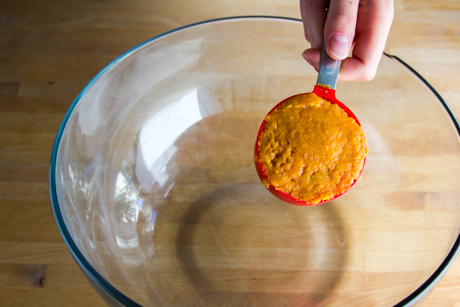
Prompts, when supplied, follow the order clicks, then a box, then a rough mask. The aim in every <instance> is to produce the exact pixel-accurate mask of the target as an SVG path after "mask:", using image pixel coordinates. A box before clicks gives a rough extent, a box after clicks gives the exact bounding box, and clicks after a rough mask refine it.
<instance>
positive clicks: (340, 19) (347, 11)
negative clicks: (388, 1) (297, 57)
mask: <svg viewBox="0 0 460 307" xmlns="http://www.w3.org/2000/svg"><path fill="white" fill-rule="evenodd" d="M358 6H359V0H331V4H330V6H329V10H328V14H327V19H326V24H325V26H324V41H325V46H326V51H327V53H328V54H329V56H330V57H331V58H333V59H335V60H343V59H345V58H346V57H347V56H348V54H349V53H350V49H351V45H352V42H353V38H354V37H355V29H356V20H357V16H358Z"/></svg>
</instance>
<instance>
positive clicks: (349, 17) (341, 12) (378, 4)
mask: <svg viewBox="0 0 460 307" xmlns="http://www.w3.org/2000/svg"><path fill="white" fill-rule="evenodd" d="M328 4H329V0H300V13H301V15H302V21H303V25H304V30H305V38H306V39H307V41H308V42H310V44H311V48H310V49H307V50H305V51H304V52H303V54H302V56H303V57H304V58H305V60H306V61H307V62H308V63H310V65H312V66H313V67H314V68H315V69H316V70H317V71H318V70H319V62H320V57H321V49H322V46H323V32H324V41H325V47H326V51H327V53H328V54H329V56H330V57H331V58H333V59H335V60H343V61H342V66H341V68H340V73H339V78H338V79H339V80H342V81H345V80H355V81H369V80H372V79H373V78H374V76H375V74H376V72H377V66H378V64H379V61H380V58H381V56H382V53H383V48H384V47H385V42H386V40H387V37H388V33H389V31H390V27H391V23H392V21H393V15H394V10H393V1H392V0H331V1H330V5H329V9H328V12H327V18H326V8H327V6H328ZM350 50H352V53H351V57H348V55H349V53H350Z"/></svg>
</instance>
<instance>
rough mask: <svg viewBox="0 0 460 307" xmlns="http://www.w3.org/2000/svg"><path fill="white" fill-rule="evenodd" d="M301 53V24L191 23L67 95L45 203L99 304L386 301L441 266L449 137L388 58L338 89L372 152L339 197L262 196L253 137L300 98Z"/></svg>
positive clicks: (453, 213)
mask: <svg viewBox="0 0 460 307" xmlns="http://www.w3.org/2000/svg"><path fill="white" fill-rule="evenodd" d="M307 47H308V46H307V45H306V43H305V40H304V38H303V28H302V24H301V23H300V22H299V21H294V20H286V19H279V18H236V19H227V20H220V21H213V22H209V23H202V24H199V25H195V26H191V27H186V28H184V29H181V30H178V31H174V32H171V33H168V34H166V35H164V36H161V37H158V38H155V39H153V40H151V41H149V42H146V43H145V44H143V45H141V46H139V47H137V48H135V49H134V50H132V51H130V52H128V53H127V54H125V55H124V56H122V57H120V58H119V59H117V60H116V61H114V63H112V64H111V65H109V67H107V68H106V69H105V70H104V71H103V72H101V74H100V75H98V76H97V77H96V78H95V79H94V80H93V81H92V82H91V83H90V84H89V85H88V86H87V88H85V90H84V91H83V92H82V94H81V95H80V96H79V97H78V98H77V100H76V103H75V104H74V106H73V108H72V109H71V111H69V114H68V115H67V117H66V120H65V123H64V129H63V130H62V134H61V135H59V136H58V147H57V148H58V150H57V152H55V154H56V155H55V159H56V165H55V167H56V168H55V172H54V173H53V174H54V175H55V183H54V184H55V187H53V189H54V188H55V190H53V192H55V193H56V195H57V200H58V204H55V206H58V209H59V215H60V216H62V219H63V222H62V223H60V225H59V226H60V227H61V229H65V230H66V231H68V233H69V238H68V239H69V240H72V241H73V242H74V243H75V245H76V247H77V248H78V253H81V256H82V257H84V258H85V259H86V260H87V261H88V263H89V265H88V266H87V268H85V269H87V270H89V272H90V274H93V275H94V276H96V277H97V278H102V279H103V281H104V282H106V283H107V284H108V285H110V286H113V287H114V288H115V289H116V290H115V293H112V290H113V289H112V290H110V289H111V288H110V287H109V290H108V291H109V294H110V295H114V296H115V295H117V291H119V292H121V293H122V294H123V295H125V296H127V297H129V298H130V299H132V300H133V301H135V302H137V303H139V304H141V305H153V306H300V305H301V306H304V305H315V306H316V305H318V306H323V305H332V306H335V305H347V303H346V302H350V303H349V304H351V302H352V303H353V304H354V305H357V304H359V305H363V306H365V305H369V306H388V305H394V304H397V303H398V302H400V301H401V300H403V299H404V298H406V297H407V296H408V295H410V294H411V293H412V292H413V291H415V290H416V289H417V288H419V287H420V286H421V285H422V284H423V283H424V282H425V281H426V280H427V279H428V278H429V277H430V276H431V274H433V273H434V272H435V270H436V269H437V268H438V267H439V266H440V265H441V263H442V261H443V260H444V258H445V257H446V255H447V254H448V253H449V251H450V249H451V248H452V245H453V243H454V241H455V240H456V238H457V236H458V230H459V226H460V203H459V200H460V193H459V192H458V187H459V184H460V155H459V153H460V143H459V134H458V131H457V129H456V126H455V123H454V122H453V120H452V118H451V117H450V116H449V114H448V112H447V111H446V108H445V107H444V106H443V105H442V104H441V102H440V100H439V99H438V98H437V97H436V96H435V95H434V94H433V93H432V92H431V91H430V90H429V89H428V87H427V86H426V85H425V84H424V83H423V82H421V81H420V80H419V79H418V78H417V77H416V76H415V75H414V74H413V73H412V72H411V71H410V70H408V69H407V68H406V67H404V66H403V65H401V64H400V63H399V62H398V61H396V60H395V59H392V58H390V57H386V56H383V58H382V61H381V63H380V66H379V70H378V73H377V76H376V78H375V79H374V80H373V81H371V82H367V83H358V82H342V83H339V84H338V87H337V98H338V99H339V100H340V101H342V102H343V103H345V104H346V105H347V106H348V107H349V108H350V109H351V110H352V111H353V112H354V113H355V114H356V116H357V117H358V119H359V121H360V122H361V124H362V126H363V128H364V131H365V133H366V136H367V138H368V142H369V151H370V152H369V155H368V157H367V161H366V167H365V169H364V171H363V173H362V179H361V180H360V182H358V183H357V184H356V185H355V186H354V187H353V189H351V190H350V191H349V192H347V193H346V194H345V195H343V196H342V197H340V198H337V199H335V200H334V201H331V202H329V203H327V204H324V205H320V206H316V207H297V206H293V205H289V204H286V203H284V202H282V201H280V200H278V199H277V198H275V197H274V196H273V195H271V194H270V193H269V192H268V191H267V190H266V189H265V187H264V186H263V185H262V184H261V182H260V180H259V178H258V176H257V173H256V171H255V168H254V163H253V148H254V141H255V138H256V135H257V132H258V128H259V125H260V123H261V122H262V120H263V118H264V116H265V115H266V113H267V112H268V111H269V110H270V109H271V108H272V107H273V106H274V105H276V103H278V102H280V101H281V100H283V99H284V98H286V97H289V96H292V95H294V94H298V93H304V92H310V91H312V90H313V86H314V84H315V82H316V76H317V75H316V72H315V71H314V70H313V69H312V68H311V67H310V66H309V65H308V64H307V63H306V62H305V61H304V60H303V59H302V57H301V53H302V51H303V50H304V49H305V48H307ZM78 257H79V256H77V258H78ZM97 275H99V276H97Z"/></svg>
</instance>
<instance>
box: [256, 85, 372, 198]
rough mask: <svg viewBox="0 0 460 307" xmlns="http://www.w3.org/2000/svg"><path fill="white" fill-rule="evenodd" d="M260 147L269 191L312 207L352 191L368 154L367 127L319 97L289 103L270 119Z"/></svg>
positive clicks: (290, 99)
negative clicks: (270, 187)
mask: <svg viewBox="0 0 460 307" xmlns="http://www.w3.org/2000/svg"><path fill="white" fill-rule="evenodd" d="M258 146H259V157H256V159H258V160H259V161H260V162H261V163H262V166H263V168H264V170H265V174H266V176H267V179H268V181H267V180H264V184H265V186H266V187H267V188H268V187H269V186H270V184H271V185H273V187H274V188H275V189H277V190H279V191H282V192H284V193H286V194H288V195H289V196H291V197H293V198H295V199H298V200H302V201H306V202H308V203H311V204H317V203H319V202H320V201H323V200H330V199H331V198H333V197H334V196H335V195H340V194H342V193H344V192H345V191H347V190H348V189H349V188H350V186H351V185H352V184H353V183H354V181H355V180H357V179H358V177H359V175H360V172H361V169H362V167H363V163H364V159H365V157H366V155H367V152H368V150H367V140H366V137H365V135H364V131H363V129H362V127H361V126H360V125H358V124H357V123H356V122H355V120H354V119H353V118H351V117H348V115H347V114H346V113H345V111H344V110H343V109H342V108H340V107H339V106H338V105H336V104H332V103H330V102H329V101H328V100H326V99H323V98H321V97H318V96H316V95H315V94H313V93H308V94H302V95H297V96H294V97H292V98H289V99H288V100H286V101H285V102H284V103H282V104H281V105H280V106H279V107H278V108H276V109H275V110H274V111H273V112H272V113H270V114H269V115H268V116H267V117H266V118H265V125H264V127H263V129H262V131H261V133H260V136H259V143H258Z"/></svg>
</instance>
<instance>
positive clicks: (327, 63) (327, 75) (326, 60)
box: [316, 42, 342, 89]
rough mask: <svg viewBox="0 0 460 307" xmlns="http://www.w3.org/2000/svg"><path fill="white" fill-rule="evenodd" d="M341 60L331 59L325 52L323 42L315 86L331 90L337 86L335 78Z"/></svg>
mask: <svg viewBox="0 0 460 307" xmlns="http://www.w3.org/2000/svg"><path fill="white" fill-rule="evenodd" d="M341 64H342V60H339V61H336V60H334V59H332V58H331V57H330V56H329V55H328V54H327V52H326V48H325V47H324V42H323V50H322V52H321V63H320V65H319V73H318V79H317V80H316V84H317V85H328V86H330V87H331V89H335V86H336V85H337V76H338V75H339V70H340V65H341Z"/></svg>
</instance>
